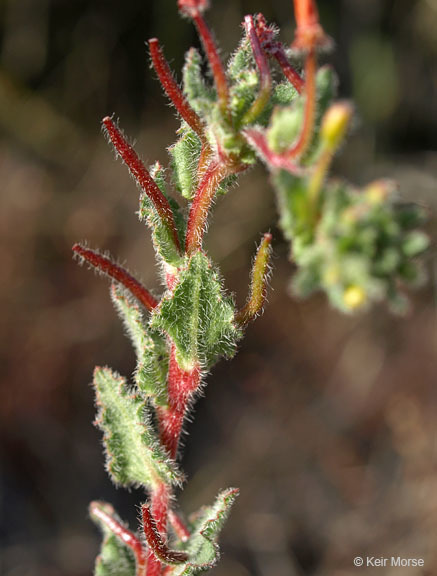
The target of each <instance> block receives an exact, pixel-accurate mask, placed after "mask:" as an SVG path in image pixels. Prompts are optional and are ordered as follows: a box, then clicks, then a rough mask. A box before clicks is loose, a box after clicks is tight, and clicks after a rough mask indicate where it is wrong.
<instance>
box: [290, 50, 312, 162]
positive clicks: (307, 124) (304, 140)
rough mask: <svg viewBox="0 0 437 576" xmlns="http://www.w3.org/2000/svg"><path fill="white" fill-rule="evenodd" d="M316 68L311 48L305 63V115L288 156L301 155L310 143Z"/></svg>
mask: <svg viewBox="0 0 437 576" xmlns="http://www.w3.org/2000/svg"><path fill="white" fill-rule="evenodd" d="M316 68H317V59H316V55H315V52H314V50H311V51H310V52H309V54H308V55H307V58H306V63H305V116H304V121H303V126H302V130H301V133H300V136H299V138H298V140H297V142H296V144H294V146H292V148H291V149H290V150H289V151H288V152H287V156H288V158H295V157H296V156H302V155H303V154H304V153H305V152H306V150H307V149H308V146H309V145H310V143H311V138H312V136H313V131H314V122H315V116H316Z"/></svg>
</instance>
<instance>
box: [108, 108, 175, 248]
mask: <svg viewBox="0 0 437 576" xmlns="http://www.w3.org/2000/svg"><path fill="white" fill-rule="evenodd" d="M102 122H103V126H104V127H105V130H106V132H107V134H108V136H109V139H110V140H111V142H112V145H113V146H114V148H115V150H116V151H117V152H118V154H120V156H121V158H122V159H123V161H124V163H125V164H126V166H127V167H128V168H129V172H130V173H131V174H132V176H133V177H134V178H135V181H136V182H137V184H138V186H139V187H140V188H141V190H143V192H144V193H145V194H146V195H147V196H148V198H149V199H150V201H151V202H152V204H153V206H154V207H155V210H156V212H157V214H158V215H159V217H160V218H161V220H162V221H163V223H164V224H165V226H166V227H167V229H168V230H169V231H170V234H171V236H172V238H173V241H174V244H175V246H176V248H177V249H178V250H179V252H180V245H179V238H178V234H177V230H176V226H175V223H174V217H173V211H172V209H171V206H170V204H169V202H168V200H167V198H166V197H165V196H164V194H163V193H162V192H161V190H160V189H159V187H158V185H157V184H156V182H155V181H154V180H153V178H152V177H151V175H150V173H149V171H148V170H147V168H146V167H145V166H144V164H143V163H142V162H141V160H140V159H139V157H138V155H137V153H136V152H135V150H134V149H133V148H132V146H131V145H130V144H129V142H128V141H127V140H126V138H125V137H124V135H123V133H122V132H121V130H120V129H119V128H118V127H117V126H116V125H115V124H114V122H113V121H112V119H111V118H109V116H107V117H106V118H104V119H103V121H102Z"/></svg>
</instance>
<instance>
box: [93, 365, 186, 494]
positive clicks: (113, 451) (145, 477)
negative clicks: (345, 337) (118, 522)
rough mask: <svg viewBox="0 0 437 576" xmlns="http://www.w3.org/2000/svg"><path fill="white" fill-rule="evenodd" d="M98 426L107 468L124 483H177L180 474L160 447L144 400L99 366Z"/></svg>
mask: <svg viewBox="0 0 437 576" xmlns="http://www.w3.org/2000/svg"><path fill="white" fill-rule="evenodd" d="M94 387H95V390H96V399H97V406H98V409H99V411H98V415H97V420H96V425H97V426H98V427H99V428H100V429H101V430H102V432H103V433H104V437H103V440H104V445H105V450H106V459H107V469H108V472H109V473H110V475H111V477H112V479H113V481H114V482H115V483H116V484H118V485H123V486H144V487H146V488H148V489H149V488H151V487H152V488H153V487H156V486H157V485H159V484H161V483H162V482H165V483H166V484H167V485H178V484H180V481H181V476H180V473H179V472H178V470H177V469H176V466H175V464H174V462H173V461H172V460H170V459H169V458H168V456H167V454H166V453H165V452H164V450H163V448H162V447H161V446H160V444H159V442H158V439H157V437H156V433H155V430H154V428H153V425H152V421H151V417H150V414H149V409H148V407H147V405H146V403H145V402H144V400H143V399H142V398H141V397H139V396H135V395H133V394H132V391H130V390H129V389H128V388H127V386H126V381H125V379H124V378H122V377H121V376H120V375H119V374H117V373H114V372H112V371H111V370H110V369H109V368H96V369H95V371H94Z"/></svg>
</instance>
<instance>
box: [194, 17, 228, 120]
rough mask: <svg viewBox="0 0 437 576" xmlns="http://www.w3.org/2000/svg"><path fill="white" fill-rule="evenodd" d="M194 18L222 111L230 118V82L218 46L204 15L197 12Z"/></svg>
mask: <svg viewBox="0 0 437 576" xmlns="http://www.w3.org/2000/svg"><path fill="white" fill-rule="evenodd" d="M192 18H193V22H194V24H195V25H196V28H197V32H198V33H199V36H200V39H201V41H202V44H203V47H204V49H205V53H206V55H207V57H208V60H209V64H210V66H211V72H212V75H213V78H214V84H215V87H216V90H217V96H218V101H219V106H220V110H221V112H222V114H223V116H226V117H228V116H229V106H228V103H229V88H228V82H227V80H226V74H225V69H224V68H223V64H222V61H221V58H220V55H219V52H218V49H217V45H216V43H215V41H214V38H213V36H212V34H211V31H210V29H209V28H208V25H207V24H206V22H205V19H204V18H203V16H202V14H201V13H200V12H199V11H195V12H194V13H193V15H192Z"/></svg>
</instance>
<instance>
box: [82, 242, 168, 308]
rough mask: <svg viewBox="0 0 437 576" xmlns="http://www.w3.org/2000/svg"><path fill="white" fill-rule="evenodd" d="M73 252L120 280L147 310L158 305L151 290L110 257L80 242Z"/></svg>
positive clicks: (97, 268)
mask: <svg viewBox="0 0 437 576" xmlns="http://www.w3.org/2000/svg"><path fill="white" fill-rule="evenodd" d="M73 252H75V253H76V254H78V255H79V256H80V257H81V258H83V259H84V260H85V261H86V262H88V263H89V264H91V266H93V267H94V268H96V270H99V271H100V272H103V273H104V274H106V275H107V276H109V277H110V278H112V279H113V280H116V281H117V282H120V284H122V285H123V286H124V287H125V288H126V289H127V290H129V292H130V293H131V294H132V295H133V296H135V298H136V299H137V300H139V301H140V302H141V304H143V306H145V307H146V308H147V310H150V311H152V310H153V308H155V306H157V305H158V302H157V300H156V299H155V298H154V297H153V296H152V294H150V292H149V291H148V290H147V289H146V288H144V286H143V285H142V284H140V282H138V280H136V279H135V278H134V277H133V276H132V275H131V274H130V273H129V272H128V271H127V270H125V269H124V268H122V267H121V266H119V265H118V264H115V262H113V261H112V260H111V259H110V258H108V257H106V256H103V255H102V254H99V252H97V251H96V250H91V249H90V248H84V247H83V246H81V245H80V244H75V245H74V246H73Z"/></svg>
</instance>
